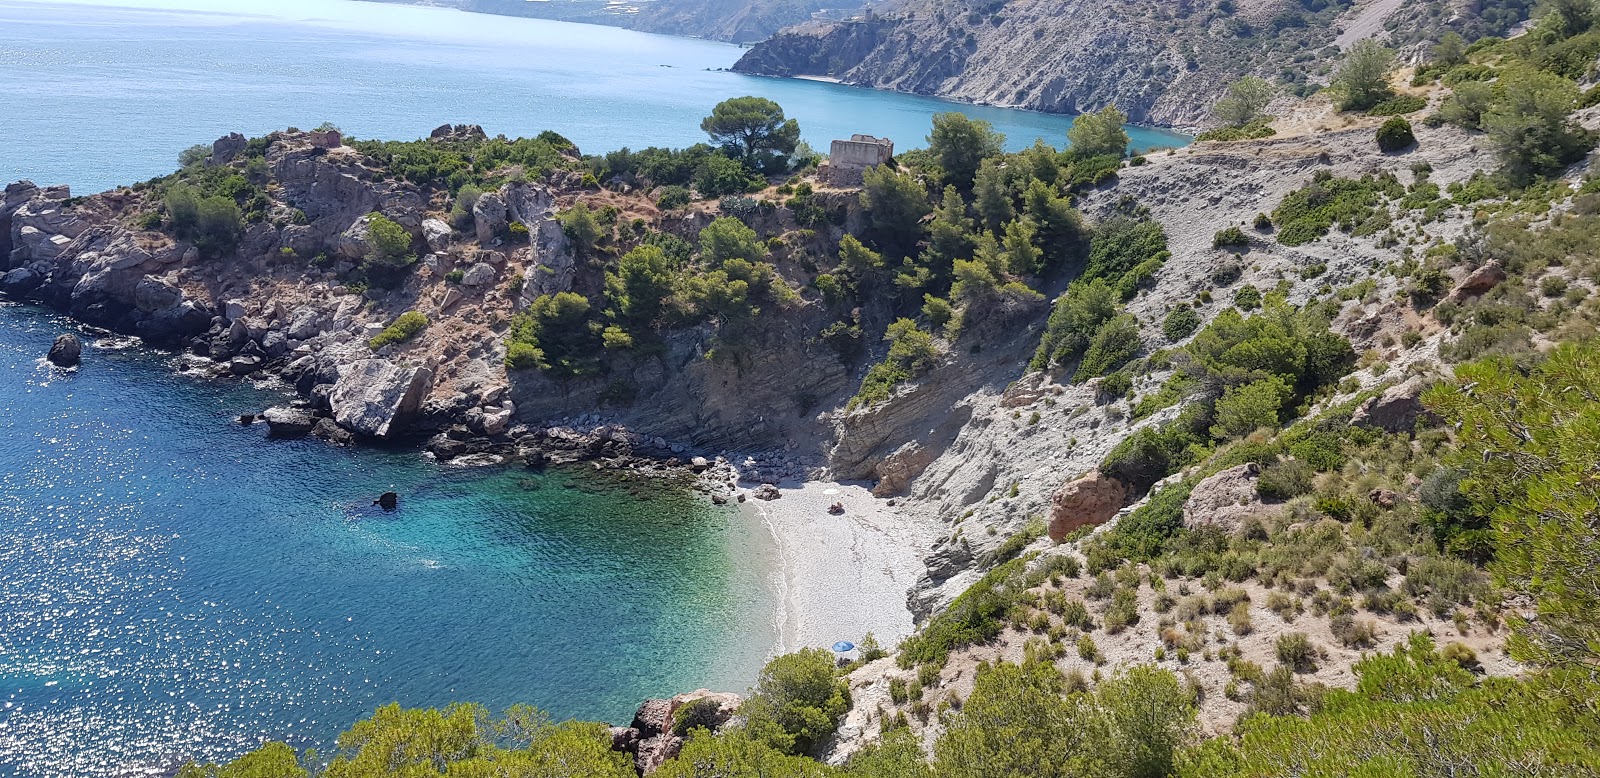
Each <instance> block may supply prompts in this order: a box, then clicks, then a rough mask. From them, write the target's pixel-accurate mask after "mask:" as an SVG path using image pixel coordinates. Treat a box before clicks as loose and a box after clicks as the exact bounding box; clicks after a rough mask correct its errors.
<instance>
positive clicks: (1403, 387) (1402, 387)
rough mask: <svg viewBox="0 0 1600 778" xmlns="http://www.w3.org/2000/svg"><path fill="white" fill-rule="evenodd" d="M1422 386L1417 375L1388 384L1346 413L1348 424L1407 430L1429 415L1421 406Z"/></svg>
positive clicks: (1425, 386)
mask: <svg viewBox="0 0 1600 778" xmlns="http://www.w3.org/2000/svg"><path fill="white" fill-rule="evenodd" d="M1426 388H1427V382H1426V381H1424V380H1423V379H1422V378H1421V377H1415V378H1412V379H1410V380H1408V381H1406V382H1405V383H1401V384H1396V385H1395V386H1391V387H1389V388H1388V389H1386V390H1384V392H1383V394H1381V395H1379V396H1377V397H1373V398H1370V399H1368V400H1367V401H1366V402H1364V403H1362V404H1361V405H1360V406H1359V407H1357V408H1356V409H1355V412H1354V413H1351V414H1350V424H1351V425H1352V426H1356V427H1368V428H1372V429H1381V430H1383V431H1385V432H1410V431H1412V430H1413V429H1415V428H1416V426H1417V420H1418V419H1422V418H1424V417H1427V418H1430V419H1431V418H1433V415H1432V414H1431V413H1429V412H1428V410H1427V409H1426V408H1424V407H1423V406H1422V392H1423V390H1424V389H1426Z"/></svg>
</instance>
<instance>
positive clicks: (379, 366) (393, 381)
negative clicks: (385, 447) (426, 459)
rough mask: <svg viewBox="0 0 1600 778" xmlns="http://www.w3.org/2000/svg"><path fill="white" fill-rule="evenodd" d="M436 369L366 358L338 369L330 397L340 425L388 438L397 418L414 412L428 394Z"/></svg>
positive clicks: (361, 432)
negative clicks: (404, 365)
mask: <svg viewBox="0 0 1600 778" xmlns="http://www.w3.org/2000/svg"><path fill="white" fill-rule="evenodd" d="M432 380H433V371H432V370H429V369H428V368H426V367H401V366H399V365H396V364H394V363H393V362H390V361H388V360H385V359H366V360H362V361H359V362H355V363H353V364H350V365H346V366H345V367H344V368H343V369H342V370H340V371H339V380H338V381H337V382H335V383H334V385H333V391H332V393H331V394H330V395H329V397H328V401H329V403H331V405H332V411H333V418H334V419H335V420H336V421H338V422H339V424H340V426H342V427H345V428H346V429H349V430H351V431H352V432H355V433H357V434H359V435H365V436H367V437H371V438H384V437H388V436H389V433H390V432H391V431H392V430H394V429H395V425H396V421H397V420H401V419H404V418H405V417H406V416H409V415H411V414H415V413H416V412H417V411H418V410H419V409H420V408H421V406H422V400H423V398H425V397H426V396H427V392H428V388H429V384H430V382H431V381H432Z"/></svg>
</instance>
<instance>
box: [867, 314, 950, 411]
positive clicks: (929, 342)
mask: <svg viewBox="0 0 1600 778" xmlns="http://www.w3.org/2000/svg"><path fill="white" fill-rule="evenodd" d="M883 339H884V340H887V341H889V353H888V355H886V356H885V357H884V358H883V361H882V362H879V363H878V364H876V365H873V366H872V367H871V368H869V369H868V370H867V375H866V377H865V378H863V379H862V380H861V390H860V391H858V392H856V395H855V396H854V397H851V398H850V402H849V403H848V404H847V405H846V406H845V407H846V408H847V409H854V408H857V407H862V406H871V405H874V404H876V403H880V402H883V401H885V400H887V399H889V395H890V393H892V392H893V391H894V388H895V387H896V386H899V385H900V384H901V382H904V381H908V380H910V379H912V378H915V377H916V376H918V375H921V374H922V373H924V372H926V371H927V370H928V369H930V368H932V367H933V365H934V363H935V362H936V361H937V359H938V356H939V348H938V346H937V345H935V344H934V342H933V336H932V335H930V334H928V333H927V332H924V331H922V330H920V329H917V323H916V322H914V321H912V320H910V319H899V320H897V321H895V323H893V324H890V325H889V330H888V332H886V333H885V334H884V336H883Z"/></svg>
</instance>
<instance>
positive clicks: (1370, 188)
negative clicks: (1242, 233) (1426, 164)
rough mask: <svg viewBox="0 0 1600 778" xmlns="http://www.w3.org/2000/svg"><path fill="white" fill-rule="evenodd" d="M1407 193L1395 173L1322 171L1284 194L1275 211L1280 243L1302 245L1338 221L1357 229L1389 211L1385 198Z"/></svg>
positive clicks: (1275, 222) (1396, 197)
mask: <svg viewBox="0 0 1600 778" xmlns="http://www.w3.org/2000/svg"><path fill="white" fill-rule="evenodd" d="M1404 196H1405V187H1403V186H1401V185H1400V182H1399V181H1398V180H1397V179H1396V178H1395V177H1394V175H1393V174H1389V173H1386V174H1383V175H1379V176H1371V175H1368V176H1363V177H1362V178H1359V179H1349V178H1334V177H1333V176H1332V175H1331V174H1328V173H1327V172H1326V171H1321V172H1319V173H1318V174H1317V175H1315V176H1313V179H1312V182H1311V184H1309V185H1308V186H1306V187H1305V188H1303V189H1299V190H1296V191H1294V192H1290V193H1289V195H1288V196H1287V197H1285V198H1283V202H1281V203H1279V204H1278V207H1277V208H1276V209H1274V210H1273V212H1272V223H1273V224H1274V225H1276V226H1277V228H1278V242H1279V243H1281V244H1283V245H1285V246H1300V245H1303V244H1306V243H1310V242H1311V241H1314V240H1316V239H1318V238H1320V237H1322V236H1324V235H1327V234H1328V230H1330V229H1332V228H1333V227H1334V226H1335V225H1338V226H1339V227H1340V228H1341V229H1344V230H1348V231H1351V232H1354V231H1356V230H1357V229H1359V228H1360V227H1361V226H1362V225H1365V224H1367V223H1369V222H1373V221H1375V220H1377V219H1378V218H1379V217H1380V211H1382V214H1381V215H1384V216H1386V215H1387V208H1386V206H1385V205H1384V199H1385V198H1390V199H1400V198H1402V197H1404Z"/></svg>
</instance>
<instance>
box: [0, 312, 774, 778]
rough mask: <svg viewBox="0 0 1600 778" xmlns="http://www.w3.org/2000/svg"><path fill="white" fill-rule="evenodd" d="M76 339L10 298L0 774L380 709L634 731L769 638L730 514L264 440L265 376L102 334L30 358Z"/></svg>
mask: <svg viewBox="0 0 1600 778" xmlns="http://www.w3.org/2000/svg"><path fill="white" fill-rule="evenodd" d="M70 328H71V324H70V323H69V322H66V321H64V320H62V319H60V318H58V317H56V316H54V315H52V314H49V313H46V312H44V311H41V310H39V309H36V308H32V307H26V306H20V305H13V304H3V303H0V408H5V409H6V412H5V413H4V414H0V576H3V581H4V586H3V588H0V775H7V776H66V775H71V776H90V777H92V776H107V775H123V774H130V773H127V772H124V771H125V770H126V769H127V768H129V767H130V766H143V767H149V766H159V765H171V764H173V763H174V762H176V761H178V760H181V759H182V758H185V757H202V758H206V757H210V758H216V757H223V756H230V755H234V754H237V753H239V752H240V751H242V750H245V749H247V748H250V747H253V746H254V745H256V744H257V742H258V739H259V738H263V737H265V738H271V739H287V740H288V741H289V742H291V743H292V744H295V745H296V746H297V747H305V746H316V747H318V748H319V749H326V748H328V747H330V746H331V743H332V738H333V736H334V735H336V734H337V733H338V732H340V731H341V730H343V729H345V728H347V727H348V726H349V725H350V724H351V723H353V722H354V721H355V720H356V719H358V718H360V717H362V716H363V715H366V714H368V713H370V712H371V710H372V709H373V708H375V707H376V706H378V705H382V704H386V703H388V702H391V701H398V702H400V703H401V704H403V705H408V706H422V705H442V704H446V703H449V702H452V701H475V702H480V703H482V704H484V705H486V706H488V707H489V708H490V709H493V710H498V709H501V708H504V707H505V706H508V705H510V704H513V703H518V702H526V703H532V704H535V705H538V706H540V707H542V708H544V709H546V710H547V711H549V712H550V713H551V714H552V715H554V716H556V717H558V718H566V717H579V718H586V719H601V720H611V721H623V722H624V723H625V721H626V719H627V718H628V717H630V716H631V715H632V713H633V710H634V707H635V706H637V704H638V702H639V701H640V700H641V699H642V698H644V697H646V696H651V695H669V694H673V693H677V692H680V691H686V690H691V689H694V688H697V687H699V686H711V687H721V688H728V689H735V690H742V689H744V688H745V687H747V686H748V685H750V683H751V682H753V680H754V678H755V675H756V672H757V670H758V669H759V667H760V664H761V662H762V661H763V660H764V659H765V656H766V653H767V651H769V650H770V649H771V647H772V646H773V644H774V642H775V640H776V635H775V629H774V627H773V625H772V618H773V616H772V614H773V612H774V607H775V606H774V601H773V598H774V595H773V593H772V587H771V586H770V585H769V581H768V580H767V576H768V575H770V574H771V572H772V564H773V563H772V560H771V559H770V556H771V554H772V550H771V544H772V539H771V537H770V535H768V534H767V532H766V530H765V528H763V527H762V526H761V525H760V524H759V523H758V522H754V521H750V520H747V519H743V518H741V514H740V513H739V512H737V511H735V510H733V509H732V508H716V507H713V506H711V505H710V504H709V503H708V502H707V501H705V500H704V498H703V497H702V498H699V499H696V498H694V497H693V496H691V495H689V494H687V493H686V492H684V491H680V490H676V489H671V488H667V487H666V486H665V485H664V484H662V483H659V482H654V481H641V480H634V481H629V482H617V481H601V480H596V478H595V477H594V476H591V475H589V474H588V473H586V472H584V471H581V470H571V471H563V470H549V471H545V472H534V471H529V470H526V469H523V468H520V467H518V468H506V469H493V470H485V469H460V468H448V467H441V466H438V465H435V464H433V463H431V462H430V461H428V460H426V459H425V458H423V457H422V456H421V455H419V454H417V453H415V452H412V451H408V450H383V449H374V448H358V449H337V448H333V447H330V446H327V445H325V444H322V443H319V442H316V441H311V440H306V441H274V440H268V439H267V438H266V437H265V434H264V429H263V427H264V425H259V424H258V425H256V426H253V427H249V428H244V427H240V426H239V425H238V424H237V423H235V421H234V419H235V417H236V416H237V414H238V413H240V412H241V411H247V410H252V409H259V408H261V407H264V405H265V404H266V403H267V402H269V401H270V400H273V399H274V398H278V399H280V400H281V393H278V392H275V391H273V390H272V389H271V388H270V387H267V388H261V387H252V386H250V385H249V384H246V383H240V382H236V381H211V380H204V379H199V378H193V377H189V376H185V375H182V374H180V373H179V372H178V371H176V370H175V369H174V368H175V367H176V366H178V362H177V358H176V357H174V356H173V355H170V354H162V353H154V352H149V351H146V350H144V349H142V348H134V347H123V348H118V347H117V346H118V345H124V346H125V345H126V344H124V343H122V342H120V341H115V340H113V341H99V342H97V343H96V344H95V345H93V346H91V347H90V348H88V349H87V350H86V352H85V357H84V365H83V367H82V368H81V369H80V370H79V371H78V372H76V373H69V372H63V371H60V370H58V369H54V368H52V367H50V366H48V365H47V364H44V363H43V362H42V360H40V359H39V357H40V355H42V354H44V352H45V350H46V349H48V347H49V344H50V341H51V340H52V339H53V338H54V337H55V335H56V334H57V333H59V332H62V331H64V330H67V329H70ZM387 489H394V490H396V491H398V492H399V493H400V494H401V505H400V509H399V510H398V511H397V512H395V513H392V514H389V513H384V512H382V511H381V510H379V509H377V508H374V507H372V506H371V502H372V500H373V498H374V497H375V496H376V495H377V494H378V493H380V492H382V491H384V490H387Z"/></svg>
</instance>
